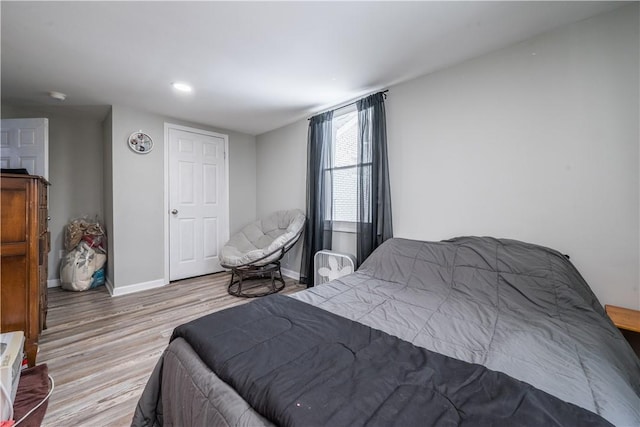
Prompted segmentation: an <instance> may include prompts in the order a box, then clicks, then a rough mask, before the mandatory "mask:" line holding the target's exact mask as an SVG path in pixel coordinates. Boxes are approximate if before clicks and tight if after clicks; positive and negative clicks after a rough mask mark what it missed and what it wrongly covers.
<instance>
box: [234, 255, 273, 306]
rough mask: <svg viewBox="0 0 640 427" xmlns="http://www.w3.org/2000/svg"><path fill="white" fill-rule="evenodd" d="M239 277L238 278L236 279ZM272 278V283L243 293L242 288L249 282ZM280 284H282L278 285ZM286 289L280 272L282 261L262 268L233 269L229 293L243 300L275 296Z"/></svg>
mask: <svg viewBox="0 0 640 427" xmlns="http://www.w3.org/2000/svg"><path fill="white" fill-rule="evenodd" d="M236 276H237V277H236ZM268 277H270V278H271V281H270V282H266V283H265V284H264V285H258V286H251V287H249V289H245V290H244V291H243V289H242V286H243V285H245V284H246V282H245V281H247V280H256V279H265V278H268ZM276 281H277V282H280V283H276ZM256 288H258V289H261V288H266V289H265V290H263V291H258V292H247V291H249V290H251V289H256ZM283 289H284V279H283V278H282V271H280V261H275V262H272V263H270V264H267V265H263V266H260V267H255V266H246V267H237V268H232V269H231V280H230V281H229V286H228V287H227V291H228V292H229V294H230V295H233V296H236V297H243V298H256V297H264V296H267V295H271V294H275V293H276V292H280V291H281V290H283Z"/></svg>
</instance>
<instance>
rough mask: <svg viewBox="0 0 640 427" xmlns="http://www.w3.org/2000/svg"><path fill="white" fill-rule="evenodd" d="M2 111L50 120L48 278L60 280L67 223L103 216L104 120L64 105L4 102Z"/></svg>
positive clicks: (9, 114) (11, 116) (5, 114)
mask: <svg viewBox="0 0 640 427" xmlns="http://www.w3.org/2000/svg"><path fill="white" fill-rule="evenodd" d="M1 114H2V118H33V117H46V118H48V119H49V181H50V182H51V187H49V215H50V216H51V221H50V222H49V230H50V231H51V252H50V253H49V280H55V279H58V278H59V277H60V275H59V268H60V256H59V254H60V251H61V250H63V249H64V228H65V226H66V224H67V223H68V222H69V220H71V219H73V218H76V217H79V216H83V215H88V216H90V217H91V218H94V217H95V216H96V215H97V216H98V217H99V218H100V220H102V218H103V192H102V178H103V170H102V165H103V161H102V151H103V149H102V138H103V136H102V126H101V122H100V120H99V119H96V118H94V117H86V116H85V115H83V114H82V113H80V112H77V111H73V110H67V109H64V108H60V109H59V111H57V112H51V111H48V112H44V111H40V110H38V109H37V108H20V107H14V106H9V105H3V106H2V112H1Z"/></svg>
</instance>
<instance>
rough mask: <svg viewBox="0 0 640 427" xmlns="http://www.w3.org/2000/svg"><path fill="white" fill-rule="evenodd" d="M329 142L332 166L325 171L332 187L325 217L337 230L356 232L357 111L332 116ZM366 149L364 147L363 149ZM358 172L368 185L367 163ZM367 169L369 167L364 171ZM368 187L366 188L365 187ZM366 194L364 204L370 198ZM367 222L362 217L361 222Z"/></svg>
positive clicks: (368, 172)
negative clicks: (362, 220)
mask: <svg viewBox="0 0 640 427" xmlns="http://www.w3.org/2000/svg"><path fill="white" fill-rule="evenodd" d="M332 125H333V141H332V143H333V144H332V148H333V149H332V155H333V159H332V161H331V165H332V167H330V168H328V169H326V170H325V173H326V174H327V176H326V179H327V181H326V182H328V183H330V185H331V190H332V191H331V192H330V195H328V197H331V196H332V200H331V201H329V203H326V204H325V206H327V211H326V212H325V214H326V217H327V218H331V219H332V220H333V222H334V229H335V230H336V231H346V232H355V231H356V228H355V224H356V222H357V221H358V203H359V197H358V172H359V170H358V169H360V168H358V112H357V111H356V110H355V109H354V110H352V111H350V112H347V113H344V114H341V115H339V116H334V118H333V123H332ZM365 147H366V146H365ZM363 166H364V167H363V168H361V171H362V173H363V174H365V177H364V182H367V178H368V175H369V174H370V168H371V164H370V163H365V164H363ZM367 166H369V167H368V168H367ZM365 187H367V186H365ZM367 196H368V195H367V194H366V193H365V202H366V201H367V200H368V199H369V197H367ZM367 219H368V215H366V214H365V218H364V220H365V221H366V220H367Z"/></svg>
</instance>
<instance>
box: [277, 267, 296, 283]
mask: <svg viewBox="0 0 640 427" xmlns="http://www.w3.org/2000/svg"><path fill="white" fill-rule="evenodd" d="M280 271H282V275H283V276H287V277H290V278H292V279H295V280H300V273H299V272H297V271H293V270H289V269H288V268H283V267H280Z"/></svg>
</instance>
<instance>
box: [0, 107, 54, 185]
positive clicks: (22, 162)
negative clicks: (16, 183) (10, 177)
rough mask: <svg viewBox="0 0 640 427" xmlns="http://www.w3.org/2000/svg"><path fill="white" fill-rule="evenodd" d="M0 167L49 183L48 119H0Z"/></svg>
mask: <svg viewBox="0 0 640 427" xmlns="http://www.w3.org/2000/svg"><path fill="white" fill-rule="evenodd" d="M0 167H2V168H3V169H22V168H24V169H26V170H27V171H28V172H29V173H30V174H31V175H39V176H43V177H45V178H46V179H49V119H43V118H42V119H2V121H1V123H0Z"/></svg>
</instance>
